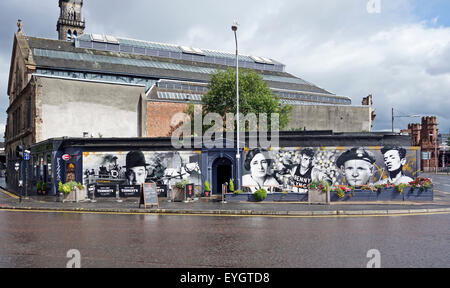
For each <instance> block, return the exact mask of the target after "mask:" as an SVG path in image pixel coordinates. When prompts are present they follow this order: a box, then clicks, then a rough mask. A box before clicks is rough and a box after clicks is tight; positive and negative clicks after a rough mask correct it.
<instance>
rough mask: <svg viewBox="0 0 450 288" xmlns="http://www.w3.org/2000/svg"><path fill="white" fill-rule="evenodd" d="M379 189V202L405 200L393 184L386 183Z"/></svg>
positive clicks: (379, 186)
mask: <svg viewBox="0 0 450 288" xmlns="http://www.w3.org/2000/svg"><path fill="white" fill-rule="evenodd" d="M377 187H378V196H377V199H378V200H403V195H401V194H400V193H398V191H397V189H396V188H395V185H394V184H392V183H389V182H388V183H386V184H381V185H377Z"/></svg>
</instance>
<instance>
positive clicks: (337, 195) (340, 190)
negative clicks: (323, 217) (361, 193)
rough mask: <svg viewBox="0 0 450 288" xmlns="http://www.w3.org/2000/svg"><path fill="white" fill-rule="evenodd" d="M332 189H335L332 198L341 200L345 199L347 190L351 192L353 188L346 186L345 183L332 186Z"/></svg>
mask: <svg viewBox="0 0 450 288" xmlns="http://www.w3.org/2000/svg"><path fill="white" fill-rule="evenodd" d="M331 190H332V191H333V194H332V197H331V198H332V200H334V201H340V200H345V195H346V193H347V192H351V191H352V189H351V188H349V187H347V186H345V185H337V186H334V187H333V188H331Z"/></svg>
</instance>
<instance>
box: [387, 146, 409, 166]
mask: <svg viewBox="0 0 450 288" xmlns="http://www.w3.org/2000/svg"><path fill="white" fill-rule="evenodd" d="M405 161H406V159H401V158H400V154H399V152H398V151H397V150H389V151H387V152H386V153H384V164H385V165H386V167H387V169H388V171H396V170H398V169H400V168H401V167H402V165H405Z"/></svg>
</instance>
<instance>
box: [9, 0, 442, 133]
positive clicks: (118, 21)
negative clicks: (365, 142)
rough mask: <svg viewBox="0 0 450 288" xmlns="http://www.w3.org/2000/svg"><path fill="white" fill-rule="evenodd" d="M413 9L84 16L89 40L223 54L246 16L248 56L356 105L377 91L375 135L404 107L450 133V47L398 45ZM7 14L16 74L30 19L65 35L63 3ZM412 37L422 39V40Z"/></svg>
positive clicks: (20, 2) (108, 8)
mask: <svg viewBox="0 0 450 288" xmlns="http://www.w3.org/2000/svg"><path fill="white" fill-rule="evenodd" d="M411 2H412V1H409V0H397V1H384V0H382V7H381V9H382V10H381V14H368V13H367V11H366V4H367V1H366V0H340V1H335V0H322V1H309V0H308V1H306V0H304V1H298V0H285V1H269V0H263V1H247V0H246V1H242V0H230V1H210V0H191V1H185V0H171V1H139V0H132V1H123V0H95V1H84V17H85V18H86V24H87V29H86V32H88V33H90V32H95V33H104V34H111V35H116V36H125V37H129V38H136V39H143V40H150V41H156V42H167V43H174V44H182V45H191V46H195V47H199V48H209V49H215V50H222V51H223V50H224V51H233V50H234V37H233V35H232V32H231V29H230V25H231V23H232V21H233V20H235V19H236V20H238V21H239V23H240V28H239V32H238V33H239V44H240V51H241V52H242V53H243V54H251V55H260V56H266V57H270V58H273V59H276V60H278V61H281V62H283V63H285V64H286V65H287V71H288V72H291V73H293V74H295V75H297V76H299V77H301V78H304V79H305V80H307V81H309V82H312V83H314V84H316V85H318V86H320V87H323V88H324V89H326V90H328V91H330V92H333V93H336V94H338V95H344V96H349V97H351V98H352V99H353V103H354V104H355V105H359V104H360V103H361V99H362V97H365V96H367V94H370V93H371V94H373V95H374V101H375V108H376V109H377V115H378V116H377V119H376V120H375V127H374V128H375V129H390V126H391V124H390V109H391V107H395V108H397V109H400V108H401V109H400V110H402V111H403V110H404V111H405V113H413V114H430V115H438V117H439V122H440V123H441V126H442V127H441V128H442V129H443V130H449V128H450V120H449V119H448V117H447V114H448V107H450V103H449V102H448V100H447V95H445V92H443V91H449V89H450V81H449V78H448V77H449V76H448V75H449V74H448V72H449V70H450V69H449V66H448V65H449V64H448V63H450V61H448V59H449V58H450V52H449V51H450V49H449V48H448V46H447V49H446V50H445V49H441V50H439V51H438V52H439V53H436V54H430V53H428V54H427V53H422V52H420V51H419V52H416V51H412V52H411V53H412V54H411V55H412V56H410V55H409V54H405V53H404V51H402V48H403V47H398V46H396V45H403V43H402V42H401V41H398V39H396V38H395V37H398V35H397V34H395V33H393V32H392V31H393V30H395V29H396V28H399V29H401V27H404V26H408V25H415V24H417V18H416V16H415V15H413V14H412V4H411ZM422 5H426V4H422ZM0 11H2V12H1V14H2V15H1V16H2V22H3V23H4V25H1V26H0V43H1V46H0V55H1V59H3V60H2V61H0V65H1V69H2V71H9V59H10V54H11V49H12V39H13V34H14V32H15V31H16V29H17V27H16V22H17V19H18V18H21V19H22V20H23V21H24V31H25V33H26V34H27V35H33V36H39V37H46V38H56V37H57V34H56V21H57V17H58V5H57V1H56V0H46V1H35V0H34V1H33V0H2V1H0ZM427 28H428V27H418V30H419V31H420V32H421V33H424V34H423V35H427V34H430V33H433V32H434V31H435V30H436V29H428V30H427ZM383 31H387V32H386V33H387V34H385V35H387V36H389V37H394V38H392V39H380V40H379V43H376V42H374V43H371V42H370V41H371V40H373V39H371V37H373V36H374V35H377V37H381V38H382V37H383V35H380V34H379V32H383ZM443 35H445V34H443ZM411 36H412V37H416V38H417V41H421V36H414V35H411ZM389 43H391V45H389ZM392 43H397V44H395V45H394V44H392ZM327 45H328V46H327ZM384 46H388V47H389V48H390V49H386V48H383V47H384ZM327 47H329V48H327ZM330 55H332V56H333V57H330ZM427 55H428V56H427ZM425 56H427V57H425ZM4 59H6V60H4ZM1 77H2V79H1V80H0V90H1V91H2V93H1V95H5V96H4V97H2V98H1V100H0V109H1V110H2V111H6V109H7V105H8V99H7V97H6V85H7V79H6V80H5V79H3V78H4V74H2V75H1ZM423 99H427V101H425V102H424V101H423ZM5 119H6V116H5V113H3V114H0V123H4V122H5V121H6V120H5ZM414 120H417V119H411V121H414ZM402 121H406V119H399V122H398V123H399V124H402V125H403V127H406V125H407V122H408V121H406V123H404V122H402ZM403 123H404V124H403ZM399 128H400V127H399Z"/></svg>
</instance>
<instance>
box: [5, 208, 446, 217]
mask: <svg viewBox="0 0 450 288" xmlns="http://www.w3.org/2000/svg"><path fill="white" fill-rule="evenodd" d="M25 209H26V208H25ZM2 211H4V212H25V213H57V214H97V215H142V216H184V217H186V216H203V217H253V218H254V217H262V218H367V217H404V216H420V215H445V214H450V212H423V213H402V214H367V215H257V214H256V215H252V214H243V215H236V214H202V213H198V214H196V213H192V214H185V213H163V212H159V213H158V212H142V213H138V212H101V211H53V210H21V209H1V208H0V212H2Z"/></svg>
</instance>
